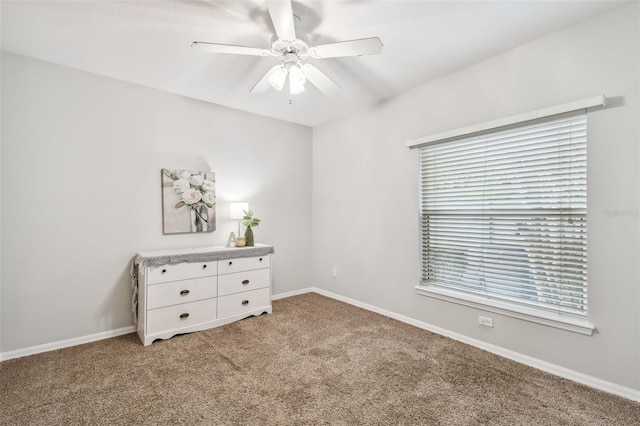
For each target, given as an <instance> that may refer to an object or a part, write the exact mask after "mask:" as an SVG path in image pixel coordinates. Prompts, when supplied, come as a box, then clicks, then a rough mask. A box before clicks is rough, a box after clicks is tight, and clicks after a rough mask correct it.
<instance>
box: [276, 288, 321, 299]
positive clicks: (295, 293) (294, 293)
mask: <svg viewBox="0 0 640 426" xmlns="http://www.w3.org/2000/svg"><path fill="white" fill-rule="evenodd" d="M313 292H316V293H319V291H318V289H316V288H314V287H307V288H303V289H302V290H294V291H288V292H286V293H278V294H273V295H271V300H278V299H284V298H285V297H291V296H298V295H300V294H305V293H313Z"/></svg>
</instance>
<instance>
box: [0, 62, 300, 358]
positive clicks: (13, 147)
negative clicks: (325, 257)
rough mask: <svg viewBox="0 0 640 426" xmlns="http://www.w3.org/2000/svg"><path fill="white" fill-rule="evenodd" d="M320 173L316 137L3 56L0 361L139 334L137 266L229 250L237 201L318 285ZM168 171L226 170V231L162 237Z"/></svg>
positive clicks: (289, 276) (290, 284) (221, 182)
mask: <svg viewBox="0 0 640 426" xmlns="http://www.w3.org/2000/svg"><path fill="white" fill-rule="evenodd" d="M310 164H311V129H309V128H307V127H304V126H300V125H295V124H290V123H285V122H282V121H277V120H274V119H269V118H264V117H260V116H257V115H253V114H249V113H244V112H240V111H237V110H232V109H229V108H224V107H220V106H216V105H211V104H207V103H204V102H200V101H195V100H192V99H188V98H184V97H180V96H176V95H172V94H167V93H163V92H160V91H156V90H152V89H148V88H143V87H140V86H136V85H132V84H128V83H123V82H121V81H117V80H113V79H109V78H104V77H100V76H97V75H93V74H89V73H85V72H82V71H77V70H72V69H69V68H64V67H60V66H56V65H53V64H49V63H45V62H40V61H36V60H33V59H28V58H25V57H21V56H17V55H13V54H7V53H3V55H2V168H1V170H2V192H1V193H2V216H1V218H2V253H3V257H2V297H1V303H2V306H1V313H2V317H1V332H2V342H1V346H0V352H6V351H12V350H17V349H22V348H27V347H30V346H34V345H39V344H45V343H49V342H56V341H60V340H63V339H69V338H76V337H82V336H86V335H90V334H94V333H98V332H102V331H108V330H113V329H118V328H121V327H126V326H129V325H132V316H131V313H130V298H131V289H130V286H129V278H128V273H129V270H128V268H129V262H130V259H131V258H132V256H133V255H134V254H135V253H136V252H138V251H143V250H153V249H161V248H171V247H194V246H208V245H224V244H225V243H226V240H227V237H228V235H229V232H230V231H232V230H235V231H236V233H237V222H231V221H229V220H228V219H227V218H228V208H229V207H228V204H229V202H233V201H247V202H249V204H250V207H251V208H252V209H253V210H254V211H255V213H256V216H258V217H259V218H261V219H262V224H261V225H260V227H259V228H257V229H256V230H255V235H256V241H257V242H264V243H270V244H273V245H274V246H275V247H276V255H275V258H274V271H273V285H274V288H273V291H274V293H275V294H277V293H283V292H288V291H292V290H297V289H300V288H306V287H309V286H310V285H311V273H310V271H311V258H310V252H311V249H310V245H309V241H310V236H311V231H310V227H309V222H310V220H311V172H310V167H309V166H310ZM162 168H177V169H190V170H212V171H214V172H216V180H217V182H216V185H217V195H218V197H217V219H218V220H217V230H216V231H215V232H214V233H213V234H211V233H206V234H198V235H163V234H162V214H161V191H160V170H161V169H162Z"/></svg>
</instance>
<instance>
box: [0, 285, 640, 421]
mask: <svg viewBox="0 0 640 426" xmlns="http://www.w3.org/2000/svg"><path fill="white" fill-rule="evenodd" d="M273 311H274V313H273V314H271V315H262V316H260V317H254V318H249V319H246V320H243V321H240V322H237V323H234V324H231V325H228V326H224V327H220V328H216V329H212V330H207V331H204V332H199V333H192V334H188V335H183V336H177V337H175V338H173V339H170V340H166V341H162V342H157V343H154V344H153V345H151V346H149V347H144V346H142V344H141V343H140V342H139V340H138V338H137V336H136V335H135V334H130V335H126V336H121V337H117V338H113V339H108V340H103V341H99V342H94V343H90V344H86V345H80V346H76V347H72V348H66V349H61V350H56V351H52V352H47V353H43V354H37V355H33V356H29V357H24V358H18V359H13V360H8V361H4V362H2V363H0V424H2V425H80V424H82V425H97V424H108V425H133V424H153V425H170V424H185V425H198V424H204V425H218V424H220V425H244V424H251V425H320V424H325V425H326V424H332V425H333V424H335V425H358V424H372V425H398V424H401V425H484V424H487V425H639V424H640V404H638V403H634V402H631V401H628V400H625V399H623V398H619V397H616V396H612V395H609V394H606V393H603V392H599V391H596V390H593V389H590V388H587V387H585V386H582V385H579V384H576V383H573V382H570V381H568V380H564V379H561V378H558V377H555V376H552V375H549V374H546V373H543V372H540V371H537V370H535V369H532V368H529V367H526V366H523V365H521V364H518V363H515V362H512V361H509V360H506V359H503V358H500V357H498V356H495V355H492V354H490V353H487V352H484V351H482V350H480V349H477V348H474V347H470V346H467V345H464V344H462V343H459V342H456V341H453V340H451V339H447V338H445V337H441V336H438V335H435V334H432V333H430V332H427V331H424V330H421V329H418V328H415V327H412V326H409V325H407V324H404V323H401V322H398V321H395V320H392V319H389V318H386V317H384V316H381V315H377V314H374V313H371V312H368V311H365V310H362V309H359V308H356V307H353V306H350V305H347V304H345V303H341V302H338V301H335V300H332V299H328V298H326V297H323V296H319V295H317V294H305V295H301V296H296V297H291V298H287V299H282V300H278V301H275V302H274V304H273Z"/></svg>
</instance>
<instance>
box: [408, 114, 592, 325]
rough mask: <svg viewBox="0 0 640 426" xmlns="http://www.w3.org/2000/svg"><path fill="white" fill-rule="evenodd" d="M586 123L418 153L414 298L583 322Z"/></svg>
mask: <svg viewBox="0 0 640 426" xmlns="http://www.w3.org/2000/svg"><path fill="white" fill-rule="evenodd" d="M586 121H587V118H586V115H585V114H584V113H580V114H576V113H573V114H571V115H569V116H567V115H564V116H555V117H552V118H547V119H545V120H538V121H534V122H528V123H525V124H519V125H516V126H515V127H511V128H507V129H504V128H503V129H500V130H491V131H487V132H484V133H483V134H479V135H473V136H471V137H462V138H460V137H458V138H454V139H448V140H445V141H435V142H430V143H427V144H423V145H421V146H420V187H421V238H422V248H421V250H422V251H421V270H422V272H421V275H422V277H421V281H422V282H421V285H420V286H419V287H418V288H419V289H420V288H423V289H444V290H445V291H448V292H449V293H451V292H454V293H455V294H459V295H468V296H472V297H473V299H474V300H477V299H482V300H486V301H495V302H497V303H498V304H499V305H503V304H505V303H506V304H508V306H513V307H514V309H515V310H516V311H517V310H518V309H520V310H521V311H523V312H525V311H526V312H531V311H532V310H533V311H535V312H540V313H553V314H556V315H557V314H560V315H563V316H568V317H572V318H577V319H582V320H585V321H586V316H587V170H586V167H587V165H586V163H587V153H586V150H587V147H586V138H587V134H586V132H587V128H586ZM489 303H490V302H489Z"/></svg>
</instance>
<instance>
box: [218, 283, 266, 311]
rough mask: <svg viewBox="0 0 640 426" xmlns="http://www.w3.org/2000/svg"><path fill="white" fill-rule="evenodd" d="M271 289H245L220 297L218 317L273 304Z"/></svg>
mask: <svg viewBox="0 0 640 426" xmlns="http://www.w3.org/2000/svg"><path fill="white" fill-rule="evenodd" d="M270 293H271V292H270V289H269V288H261V289H258V290H251V291H245V292H243V293H235V294H230V295H227V296H220V297H218V318H224V317H228V316H231V315H236V314H241V313H243V312H249V311H253V310H255V309H260V308H264V307H266V306H271V303H270V297H271V294H270Z"/></svg>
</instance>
